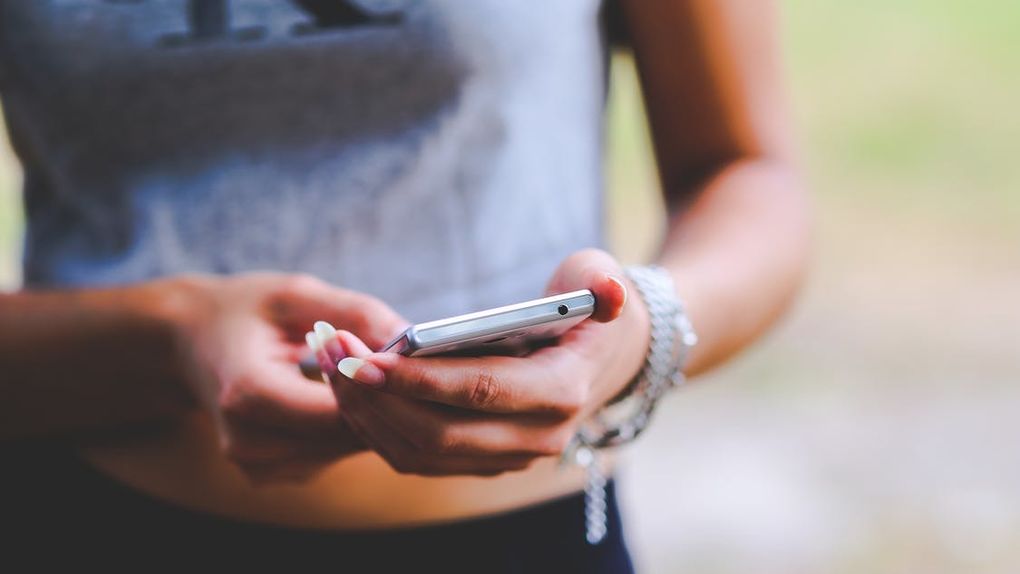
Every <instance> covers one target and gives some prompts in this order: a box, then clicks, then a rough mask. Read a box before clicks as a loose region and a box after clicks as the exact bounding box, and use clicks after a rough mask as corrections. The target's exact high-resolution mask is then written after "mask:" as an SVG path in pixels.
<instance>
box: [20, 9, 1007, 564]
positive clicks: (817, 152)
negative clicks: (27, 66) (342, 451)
mask: <svg viewBox="0 0 1020 574" xmlns="http://www.w3.org/2000/svg"><path fill="white" fill-rule="evenodd" d="M783 9H784V17H783V21H784V27H785V28H784V32H783V35H784V41H785V50H786V54H787V57H788V68H789V86H790V95H791V99H792V102H793V107H794V110H795V116H796V120H797V128H798V131H799V133H800V136H801V138H800V140H801V144H802V149H803V159H804V165H805V169H806V172H807V175H808V179H809V182H810V185H811V189H812V192H813V196H814V198H815V202H816V205H817V239H816V241H817V245H816V250H815V266H814V267H815V268H814V272H813V275H812V277H811V279H810V281H809V283H808V285H807V286H806V287H805V289H804V293H803V296H802V298H801V300H800V302H799V304H798V305H797V307H796V308H795V309H794V310H793V312H792V313H791V315H790V316H789V317H788V318H787V319H786V320H785V321H784V322H783V323H782V324H781V325H780V326H779V327H778V328H777V329H776V330H775V331H774V332H773V333H772V334H771V335H770V336H769V337H768V338H767V339H765V340H764V341H762V342H761V343H760V344H758V345H757V346H755V347H754V348H753V349H752V350H751V351H750V352H748V353H746V354H745V355H743V356H742V357H741V358H739V359H738V360H736V361H734V362H733V363H731V364H730V365H728V366H727V367H725V368H723V369H721V370H719V371H717V372H716V373H714V374H712V375H709V376H707V377H705V378H703V379H701V380H700V381H699V382H698V383H697V384H696V385H693V386H692V387H691V388H689V389H687V390H685V391H684V392H681V393H679V394H677V395H675V396H673V397H671V398H670V399H669V400H668V402H667V404H666V405H665V406H664V408H663V409H662V411H660V414H659V415H658V421H657V424H656V425H653V427H652V429H651V430H650V431H649V433H648V435H647V436H646V437H645V438H644V439H643V440H642V441H641V442H640V443H639V444H637V445H635V446H634V447H633V448H631V449H629V450H628V451H627V452H626V453H625V455H624V458H625V459H626V464H625V465H624V467H623V471H622V472H621V485H622V496H623V498H624V500H625V503H626V504H627V512H628V513H627V519H628V521H629V536H630V543H631V545H632V547H633V549H634V551H635V554H636V558H637V560H638V564H639V567H640V568H641V571H643V572H652V573H667V572H698V573H701V574H705V573H716V572H718V573H730V572H732V573H738V572H739V573H748V572H754V573H770V572H783V573H793V572H827V573H843V572H846V573H850V572H889V573H893V572H896V573H899V572H902V573H908V572H909V573H917V572H925V573H928V574H937V573H942V572H952V573H963V572H966V573H984V572H988V573H991V572H1002V573H1005V572H1015V571H1016V569H1017V565H1018V564H1020V488H1018V486H1020V448H1018V447H1020V385H1018V384H1017V383H1018V379H1020V304H1018V302H1017V297H1018V296H1020V194H1018V193H1017V188H1018V187H1020V161H1018V159H1017V158H1015V157H1014V154H1015V153H1016V152H1017V151H1018V150H1020V145H1018V142H1020V111H1018V109H1017V107H1018V105H1020V34H1017V29H1018V27H1020V2H1016V1H1015V0H985V1H983V2H977V3H965V2H959V1H952V0H928V1H922V0H895V1H894V2H879V1H877V0H859V1H857V2H837V1H835V0H815V1H809V0H788V1H786V2H784V3H783ZM613 66H614V70H613V86H612V89H611V95H610V112H609V114H610V115H609V129H610V137H609V139H608V151H609V154H608V163H607V175H608V181H609V184H610V198H609V200H610V201H609V221H610V234H611V238H612V244H613V245H614V246H615V249H616V251H617V253H618V254H619V255H620V256H621V258H623V259H625V260H627V261H639V260H643V259H646V258H648V257H649V256H650V254H651V253H652V252H653V250H654V245H655V242H656V241H657V239H658V238H657V236H656V233H657V232H658V231H660V230H656V229H655V228H654V226H649V225H648V223H647V222H648V221H649V219H650V218H654V217H655V215H656V210H658V209H661V206H660V204H659V200H658V195H657V194H658V192H657V189H656V186H657V182H656V178H655V173H654V167H653V165H652V163H651V156H650V149H649V144H648V141H647V133H646V130H645V127H644V123H643V122H644V119H643V116H642V110H641V101H640V93H639V90H638V86H637V81H636V78H635V75H634V70H633V66H632V64H631V62H630V60H629V59H628V58H627V57H626V56H625V55H618V56H617V57H615V58H614V62H613ZM19 183H20V179H19V174H18V171H17V165H16V163H15V162H14V160H13V159H12V158H11V155H10V152H9V150H7V149H4V150H2V151H0V285H2V286H6V287H13V286H16V285H17V271H16V269H17V265H16V263H17V258H18V249H19V247H18V244H19V241H20V235H21V232H22V224H21V215H20V213H21V206H20V199H19V194H18V186H19Z"/></svg>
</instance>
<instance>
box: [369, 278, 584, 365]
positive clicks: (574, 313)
mask: <svg viewBox="0 0 1020 574" xmlns="http://www.w3.org/2000/svg"><path fill="white" fill-rule="evenodd" d="M594 311H595V295H593V294H592V292H591V291H589V290H587V289H583V290H581V291H571V292H569V293H561V294H559V295H553V296H551V297H544V298H542V299H535V300H534V301H526V302H524V303H517V304H515V305H507V306H505V307H496V308H495V309H489V310H486V311H478V312H477V313H468V314H466V315H458V316H456V317H450V318H448V319H440V320H438V321H429V322H428V323H419V324H417V325H412V326H410V327H408V328H407V330H406V331H404V332H403V333H401V334H400V335H399V336H398V337H397V338H395V339H393V340H392V341H390V343H389V344H387V345H386V346H385V347H384V348H383V349H382V350H383V351H384V352H393V353H400V354H401V355H405V356H408V357H421V356H426V355H440V354H472V355H495V354H503V355H505V354H520V353H522V352H525V351H527V350H529V349H532V348H534V347H536V346H539V345H541V344H542V343H547V342H550V341H552V340H554V339H556V338H557V337H559V336H560V335H562V334H564V333H566V332H567V330H569V329H570V328H571V327H573V326H574V325H577V324H578V323H580V322H581V321H583V320H585V319H587V318H588V316H590V315H591V314H592V312H594Z"/></svg>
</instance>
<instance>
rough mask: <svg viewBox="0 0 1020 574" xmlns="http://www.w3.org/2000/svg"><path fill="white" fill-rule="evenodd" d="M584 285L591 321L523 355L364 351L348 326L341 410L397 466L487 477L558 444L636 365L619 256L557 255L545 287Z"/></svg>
mask: <svg viewBox="0 0 1020 574" xmlns="http://www.w3.org/2000/svg"><path fill="white" fill-rule="evenodd" d="M584 288H587V289H591V290H592V291H593V292H594V293H595V297H596V310H595V313H594V315H592V319H593V320H592V321H584V322H583V323H581V324H580V325H578V326H577V327H575V328H573V329H571V330H570V331H569V332H568V333H566V334H565V335H564V336H563V337H561V339H560V341H559V342H558V344H556V345H554V346H549V347H544V348H541V349H539V350H536V351H534V352H533V353H531V354H529V355H527V356H525V357H505V356H495V357H438V358H407V357H402V356H400V355H396V354H392V353H378V354H372V353H371V352H370V351H369V346H367V345H365V344H364V343H363V342H362V341H361V340H360V339H359V338H358V337H357V336H355V335H354V334H352V333H349V332H346V331H340V332H339V333H338V334H337V336H336V337H337V340H338V341H339V342H340V344H341V346H342V347H343V352H344V354H345V355H347V357H348V358H346V359H344V360H343V361H341V363H340V368H341V371H342V373H338V374H337V375H336V376H335V377H334V378H333V389H334V391H335V392H336V394H337V396H338V398H339V401H340V403H341V404H342V405H343V408H342V410H341V412H342V416H343V417H344V419H345V420H346V421H347V422H348V424H349V425H350V426H351V428H353V429H354V430H355V432H356V433H357V434H358V435H359V436H360V437H361V438H362V439H363V440H364V441H365V443H366V444H368V445H369V446H370V447H371V448H372V449H373V450H375V451H376V452H378V453H379V454H380V455H381V456H382V457H383V458H385V459H386V461H387V462H388V463H389V464H390V465H391V466H392V467H393V468H394V469H395V470H397V471H398V472H402V473H414V474H422V475H432V476H442V475H453V474H472V475H482V476H491V475H496V474H500V473H502V472H505V471H511V470H520V469H524V468H526V467H527V466H528V465H530V464H531V462H533V461H534V460H535V459H537V458H539V457H544V456H550V455H557V454H559V453H561V452H562V451H563V449H564V448H565V447H566V446H567V444H568V443H569V441H570V440H571V438H572V437H573V435H574V433H575V431H576V429H577V425H578V423H579V422H580V421H581V420H583V419H584V418H585V417H586V416H588V415H589V414H591V413H592V412H594V411H595V410H597V409H598V408H599V407H600V406H601V405H603V404H605V403H606V402H607V401H608V400H609V399H611V398H612V397H613V396H615V395H616V394H618V393H619V392H620V391H621V390H622V389H623V388H624V387H625V386H626V384H627V383H628V382H629V381H630V380H631V378H632V377H633V376H634V375H635V374H636V373H637V372H638V371H639V370H640V367H641V365H642V362H643V360H644V357H645V354H646V352H647V349H648V337H649V321H648V317H647V312H646V311H645V309H644V307H643V305H642V303H641V301H640V298H637V297H632V298H630V302H628V298H627V287H626V283H625V279H624V275H623V273H622V270H621V268H620V266H619V265H618V264H617V263H616V261H615V260H614V259H613V258H612V257H611V256H609V255H608V254H606V253H604V252H601V251H596V250H586V251H581V252H578V253H576V254H574V255H572V256H571V257H569V258H567V259H566V260H565V261H564V262H563V263H562V264H561V265H560V267H559V269H558V270H557V271H556V273H555V275H554V277H553V279H552V281H551V282H550V283H549V287H548V291H549V292H552V293H556V292H564V291H571V290H575V289H584Z"/></svg>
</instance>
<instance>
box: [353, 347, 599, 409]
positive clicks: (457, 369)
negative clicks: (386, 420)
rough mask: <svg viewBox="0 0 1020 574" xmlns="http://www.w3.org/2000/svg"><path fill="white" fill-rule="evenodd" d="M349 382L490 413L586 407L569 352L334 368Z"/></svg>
mask: <svg viewBox="0 0 1020 574" xmlns="http://www.w3.org/2000/svg"><path fill="white" fill-rule="evenodd" d="M337 367H338V369H339V370H340V372H341V373H342V374H343V375H345V376H347V377H348V378H350V379H351V380H353V381H355V382H357V383H360V384H363V385H366V386H369V387H372V388H374V389H377V390H380V391H383V392H387V393H392V394H396V395H401V396H404V397H408V398H414V399H420V400H425V401H432V402H437V403H443V404H446V405H451V406H455V407H461V408H466V409H472V410H480V411H486V412H492V413H521V412H529V413H549V414H557V415H565V416H570V415H572V414H574V413H575V412H576V411H577V410H578V409H579V408H580V407H581V405H583V404H584V401H585V398H586V397H585V394H586V392H587V388H588V385H587V384H585V381H586V376H585V374H584V371H585V369H584V363H583V362H582V361H581V360H580V358H579V357H578V355H577V354H576V353H575V352H574V351H572V350H570V349H568V348H561V349H556V350H548V349H547V350H546V352H545V353H542V354H541V355H540V356H531V357H505V356H495V357H427V358H426V357H422V358H418V357H404V356H401V355H397V354H395V353H376V354H373V355H369V356H367V357H364V358H360V359H359V358H355V357H348V358H346V359H344V360H342V361H340V363H339V364H338V365H337Z"/></svg>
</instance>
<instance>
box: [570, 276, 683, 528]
mask: <svg viewBox="0 0 1020 574" xmlns="http://www.w3.org/2000/svg"><path fill="white" fill-rule="evenodd" d="M626 273H627V276H628V277H629V278H630V279H631V281H632V282H633V283H634V285H635V286H636V287H637V290H638V292H639V294H640V295H641V298H642V299H643V300H644V302H645V306H646V307H647V309H648V316H649V319H650V322H651V334H650V338H651V341H650V343H649V349H648V354H647V355H646V356H645V362H644V365H643V366H642V368H641V371H640V372H639V373H638V375H637V376H636V377H635V378H634V380H633V381H632V382H631V383H630V384H629V385H628V386H627V390H626V391H625V393H624V396H623V397H622V398H620V399H619V400H617V401H615V402H614V403H613V404H611V405H607V406H606V407H604V408H603V409H602V410H600V411H599V412H597V413H596V414H595V415H594V416H593V417H592V419H591V420H590V421H588V422H587V423H586V424H584V425H582V427H581V429H580V430H579V431H578V433H577V435H576V436H575V437H574V440H573V441H572V442H571V445H570V446H568V447H567V449H566V450H565V451H564V453H563V459H562V460H563V461H564V462H571V463H574V464H577V465H578V466H581V467H582V468H584V470H585V475H586V481H585V488H584V495H585V496H584V501H585V538H586V539H587V540H588V543H589V544H598V543H599V542H601V541H602V539H603V538H605V535H606V532H607V516H606V484H607V479H606V476H605V474H604V473H603V472H602V468H601V466H600V464H599V462H600V461H599V458H600V457H599V451H598V449H599V448H603V447H612V446H617V445H621V444H624V443H627V442H630V441H632V440H634V439H635V438H637V436H638V435H640V434H641V433H642V432H643V431H644V430H645V429H646V428H647V427H648V423H649V422H650V420H651V416H652V412H654V410H655V407H656V406H657V405H658V403H659V400H660V399H661V398H662V397H663V396H664V395H665V394H666V392H668V391H669V390H670V389H673V388H675V387H678V386H680V385H682V384H683V383H684V381H685V380H686V379H685V377H684V374H683V365H684V363H685V362H686V360H687V354H688V352H689V351H690V349H691V347H693V346H694V345H695V344H697V342H698V337H697V334H695V331H694V327H693V325H691V322H690V319H689V318H688V317H687V313H686V312H685V310H684V306H683V303H681V302H680V300H679V298H678V297H677V295H676V291H675V289H674V285H673V280H672V278H671V277H670V275H669V273H668V272H667V271H666V270H665V269H663V268H662V267H658V266H648V267H628V268H627V269H626ZM621 409H625V410H627V411H628V412H627V418H626V419H624V420H620V421H618V422H614V421H612V420H610V419H611V416H610V415H611V411H618V410H621Z"/></svg>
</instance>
